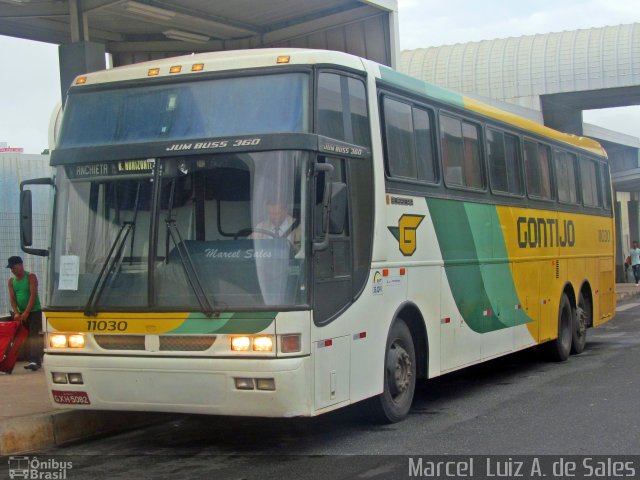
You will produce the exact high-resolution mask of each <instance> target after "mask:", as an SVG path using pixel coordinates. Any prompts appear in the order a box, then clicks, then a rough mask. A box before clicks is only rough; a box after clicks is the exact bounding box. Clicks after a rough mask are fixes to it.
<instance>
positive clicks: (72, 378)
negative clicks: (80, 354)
mask: <svg viewBox="0 0 640 480" xmlns="http://www.w3.org/2000/svg"><path fill="white" fill-rule="evenodd" d="M69 383H73V384H74V385H82V384H83V383H84V382H83V381H82V374H81V373H70V374H69Z"/></svg>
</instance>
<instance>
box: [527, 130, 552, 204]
mask: <svg viewBox="0 0 640 480" xmlns="http://www.w3.org/2000/svg"><path fill="white" fill-rule="evenodd" d="M550 160H551V149H550V148H549V147H548V146H546V145H541V144H539V143H537V142H532V141H530V140H525V141H524V165H525V172H526V176H527V192H529V195H531V196H532V197H538V198H543V199H546V200H550V199H552V198H553V196H552V195H551V169H550Z"/></svg>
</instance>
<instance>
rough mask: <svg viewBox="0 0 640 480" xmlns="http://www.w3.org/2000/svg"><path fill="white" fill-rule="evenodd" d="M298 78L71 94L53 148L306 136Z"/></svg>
mask: <svg viewBox="0 0 640 480" xmlns="http://www.w3.org/2000/svg"><path fill="white" fill-rule="evenodd" d="M308 84H309V76H308V75H307V74H304V73H285V74H273V75H255V76H247V77H236V78H219V79H209V80H200V81H192V82H183V83H172V84H168V85H154V86H136V87H121V88H117V89H111V90H103V91H95V90H93V91H91V90H89V91H86V92H83V93H73V94H71V95H69V98H68V99H67V102H66V105H65V112H64V120H63V123H62V127H61V131H60V138H59V140H58V146H57V147H58V148H74V147H89V146H91V147H93V146H100V145H122V144H131V143H139V142H155V141H170V140H183V139H194V138H212V137H223V136H234V135H252V134H256V133H260V134H269V133H284V132H287V133H306V132H308V131H309V125H308V123H309V121H308V117H309V115H308V104H309V101H308V90H309V85H308Z"/></svg>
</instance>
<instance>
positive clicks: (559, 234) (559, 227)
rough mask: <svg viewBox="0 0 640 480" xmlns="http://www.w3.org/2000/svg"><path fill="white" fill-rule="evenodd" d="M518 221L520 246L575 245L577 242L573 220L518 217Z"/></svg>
mask: <svg viewBox="0 0 640 480" xmlns="http://www.w3.org/2000/svg"><path fill="white" fill-rule="evenodd" d="M516 223H517V226H518V246H519V247H520V248H527V247H529V248H544V247H573V246H574V245H575V243H576V227H575V225H574V224H573V220H561V221H558V220H556V219H555V218H536V217H518V220H517V222H516Z"/></svg>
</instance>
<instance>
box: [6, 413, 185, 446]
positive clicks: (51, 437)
mask: <svg viewBox="0 0 640 480" xmlns="http://www.w3.org/2000/svg"><path fill="white" fill-rule="evenodd" d="M171 418H174V416H173V415H169V414H165V413H146V412H119V411H118V412H115V411H114V412H111V411H77V410H60V411H57V412H51V413H43V414H39V415H28V416H24V417H16V418H12V419H9V420H5V421H3V422H2V424H0V455H13V454H20V453H28V452H33V451H36V450H43V449H47V448H52V447H55V446H57V445H62V444H64V443H69V442H73V441H78V440H84V439H88V438H91V437H95V436H99V435H105V434H109V433H117V432H123V431H127V430H132V429H135V428H139V427H143V426H146V425H151V424H155V423H161V422H165V421H168V420H169V419H171Z"/></svg>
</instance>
